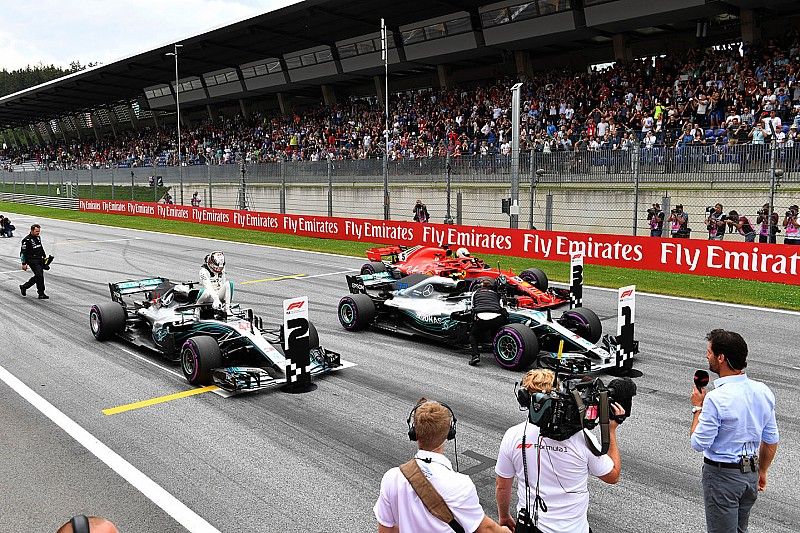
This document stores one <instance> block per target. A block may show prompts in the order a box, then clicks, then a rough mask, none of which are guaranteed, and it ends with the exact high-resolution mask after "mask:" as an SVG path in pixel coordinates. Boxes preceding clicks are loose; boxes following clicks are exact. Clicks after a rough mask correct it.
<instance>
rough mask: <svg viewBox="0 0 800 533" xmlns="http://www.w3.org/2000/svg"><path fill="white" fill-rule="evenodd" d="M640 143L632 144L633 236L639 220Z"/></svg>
mask: <svg viewBox="0 0 800 533" xmlns="http://www.w3.org/2000/svg"><path fill="white" fill-rule="evenodd" d="M640 145H641V143H639V142H635V143H634V144H633V236H634V237H635V236H636V226H637V225H638V222H639V147H640Z"/></svg>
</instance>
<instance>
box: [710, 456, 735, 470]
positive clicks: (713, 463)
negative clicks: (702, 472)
mask: <svg viewBox="0 0 800 533" xmlns="http://www.w3.org/2000/svg"><path fill="white" fill-rule="evenodd" d="M703 462H704V463H705V464H707V465H711V466H716V467H717V468H730V469H734V468H735V469H736V470H739V463H720V462H719V461H714V460H712V459H709V458H708V457H703Z"/></svg>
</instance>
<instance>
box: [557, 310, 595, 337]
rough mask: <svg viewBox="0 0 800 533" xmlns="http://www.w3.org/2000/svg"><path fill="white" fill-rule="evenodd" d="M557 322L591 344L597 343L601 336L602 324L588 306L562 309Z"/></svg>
mask: <svg viewBox="0 0 800 533" xmlns="http://www.w3.org/2000/svg"><path fill="white" fill-rule="evenodd" d="M558 322H559V323H560V324H561V325H562V326H564V327H565V328H567V329H569V330H570V331H574V332H575V333H577V334H578V335H580V336H581V337H583V338H584V339H586V340H587V341H589V342H591V343H592V344H597V342H599V341H600V338H601V337H602V336H603V324H601V323H600V318H599V317H598V316H597V314H596V313H595V312H594V311H592V310H591V309H589V308H588V307H577V308H575V309H570V310H569V311H564V314H562V315H561V317H559V319H558Z"/></svg>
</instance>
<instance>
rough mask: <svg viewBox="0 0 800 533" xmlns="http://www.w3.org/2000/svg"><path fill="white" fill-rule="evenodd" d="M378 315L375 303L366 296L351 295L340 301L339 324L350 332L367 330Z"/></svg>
mask: <svg viewBox="0 0 800 533" xmlns="http://www.w3.org/2000/svg"><path fill="white" fill-rule="evenodd" d="M376 314H377V310H376V309H375V303H374V302H373V301H372V298H370V297H369V296H367V295H366V294H349V295H347V296H345V297H344V298H342V299H341V300H339V322H340V323H341V324H342V327H343V328H344V329H346V330H348V331H360V330H362V329H366V328H367V327H369V325H370V324H371V323H372V321H373V320H375V315H376Z"/></svg>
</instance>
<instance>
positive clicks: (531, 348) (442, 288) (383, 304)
mask: <svg viewBox="0 0 800 533" xmlns="http://www.w3.org/2000/svg"><path fill="white" fill-rule="evenodd" d="M347 284H348V287H349V289H350V294H349V295H347V296H344V297H343V298H342V299H341V300H340V301H339V308H338V312H339V322H340V323H341V325H342V327H344V328H345V329H346V330H349V331H358V330H363V329H366V328H368V327H372V328H375V329H379V330H383V331H388V332H393V333H400V334H406V335H411V336H420V337H425V338H428V339H433V340H437V341H441V342H443V343H447V344H448V345H451V346H463V345H465V344H467V342H468V337H469V331H470V328H471V326H472V292H469V288H470V285H471V282H470V281H469V280H460V281H455V280H453V279H451V278H445V277H440V276H427V275H424V274H412V275H410V276H408V277H405V278H402V279H400V280H396V279H394V278H393V277H392V276H391V274H389V273H377V274H364V275H360V276H347ZM501 294H502V289H501ZM504 301H505V304H506V309H507V311H508V316H507V320H506V324H505V325H504V326H503V327H502V328H500V330H499V331H498V332H497V333H496V335H495V336H494V338H493V340H492V348H493V351H494V356H495V359H496V361H497V363H498V364H499V365H500V366H502V367H504V368H508V369H512V370H522V369H525V368H527V367H529V366H530V365H531V364H533V363H537V364H538V365H539V366H542V367H548V368H554V367H555V366H556V365H557V364H560V365H561V366H562V368H569V369H571V370H572V371H574V372H595V371H600V370H606V369H607V370H610V371H612V372H616V373H620V374H624V373H628V372H629V371H630V370H631V368H632V364H633V361H632V356H633V354H635V353H638V341H634V340H633V324H630V327H629V329H627V330H626V333H627V335H622V336H611V335H604V334H603V331H602V324H601V322H600V319H599V318H598V316H597V315H596V314H595V313H594V312H593V311H591V310H590V309H587V308H585V307H580V308H576V309H571V310H569V311H565V312H564V313H563V314H561V316H560V317H559V318H557V319H553V318H552V317H551V312H550V311H537V310H535V309H529V308H525V307H520V306H518V305H516V303H515V300H514V298H513V297H504ZM621 337H626V338H625V339H623V338H621ZM562 341H563V343H564V344H563V348H562V355H561V358H560V359H558V353H559V346H560V344H561V342H562ZM623 341H625V342H623ZM624 345H627V346H624Z"/></svg>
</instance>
